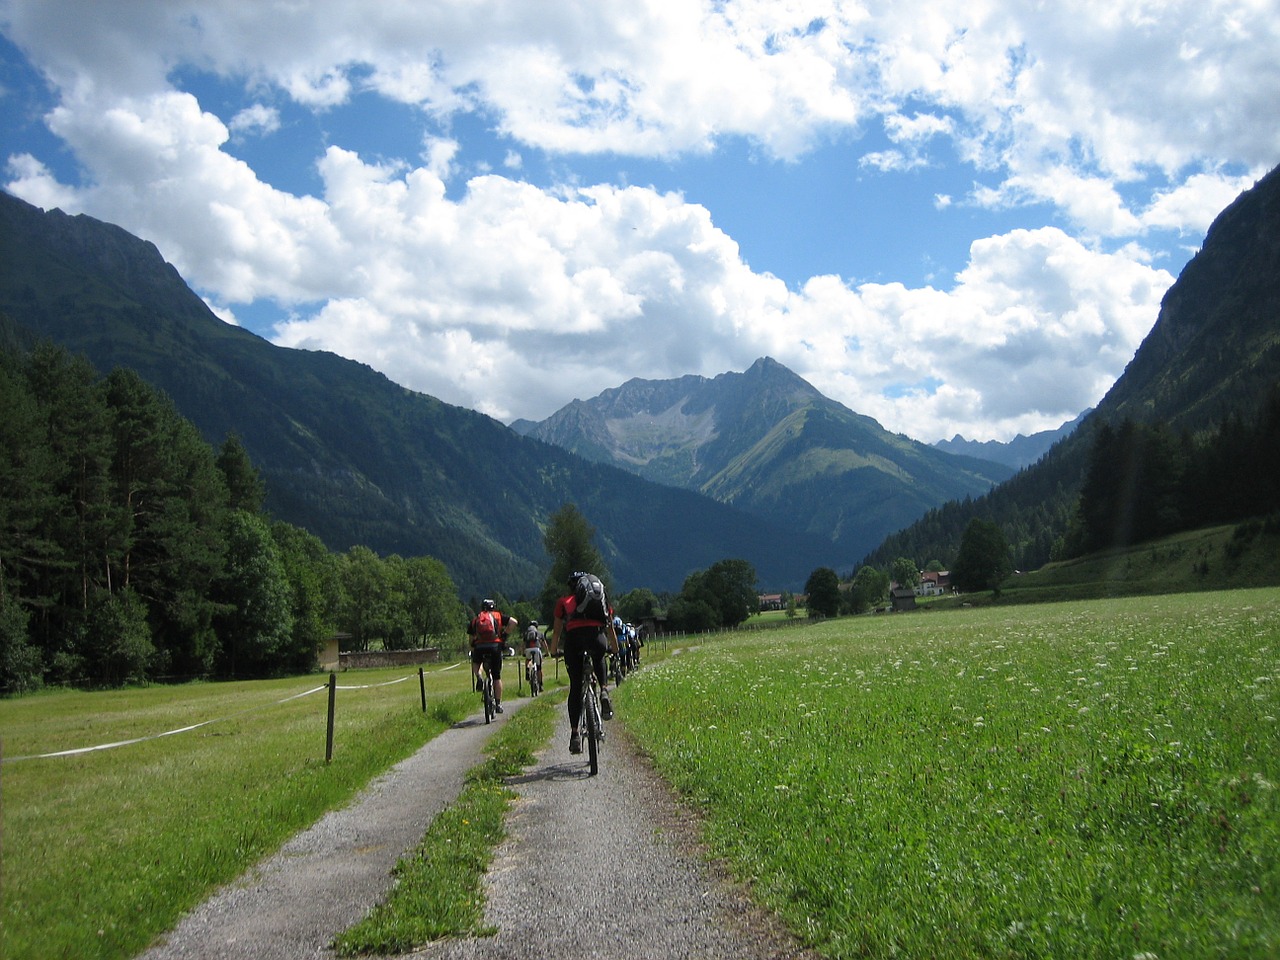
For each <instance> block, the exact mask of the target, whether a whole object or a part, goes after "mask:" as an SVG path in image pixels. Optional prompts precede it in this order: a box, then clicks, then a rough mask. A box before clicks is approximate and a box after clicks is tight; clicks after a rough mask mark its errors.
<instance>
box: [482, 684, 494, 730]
mask: <svg viewBox="0 0 1280 960" xmlns="http://www.w3.org/2000/svg"><path fill="white" fill-rule="evenodd" d="M493 717H494V709H493V681H492V680H490V679H489V678H488V677H485V679H484V722H485V723H489V722H490V721H492V720H493Z"/></svg>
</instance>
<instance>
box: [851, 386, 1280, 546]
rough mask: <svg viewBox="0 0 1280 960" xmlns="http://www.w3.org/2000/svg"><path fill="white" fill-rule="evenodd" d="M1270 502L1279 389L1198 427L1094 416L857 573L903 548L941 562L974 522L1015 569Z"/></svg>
mask: <svg viewBox="0 0 1280 960" xmlns="http://www.w3.org/2000/svg"><path fill="white" fill-rule="evenodd" d="M1078 443H1083V444H1086V448H1085V451H1084V453H1085V455H1083V456H1078V455H1075V453H1076V450H1073V449H1070V448H1069V447H1068V445H1071V446H1074V445H1075V444H1078ZM1278 503H1280V387H1277V388H1273V389H1272V390H1271V392H1270V393H1269V394H1268V395H1267V397H1266V399H1265V400H1264V401H1263V402H1262V403H1261V405H1260V406H1259V407H1258V408H1257V410H1256V411H1255V412H1254V414H1253V416H1251V417H1249V416H1240V415H1238V414H1235V413H1232V414H1230V415H1229V416H1228V417H1227V418H1226V419H1224V420H1222V421H1220V422H1218V423H1216V424H1214V425H1212V426H1210V427H1207V428H1205V429H1203V430H1200V431H1198V432H1195V433H1193V432H1191V431H1189V430H1183V431H1179V432H1174V431H1173V430H1171V429H1170V428H1169V427H1168V426H1166V425H1165V424H1163V423H1161V422H1159V421H1156V422H1151V423H1139V422H1136V421H1134V420H1132V419H1129V418H1123V419H1120V420H1118V422H1115V423H1112V422H1109V421H1106V420H1103V419H1101V418H1099V417H1096V416H1095V417H1091V418H1090V419H1089V420H1087V421H1086V422H1085V424H1084V425H1083V426H1082V427H1081V432H1080V433H1079V435H1078V436H1073V437H1070V438H1068V439H1067V440H1064V441H1061V442H1060V443H1059V444H1058V445H1057V446H1055V447H1054V449H1052V450H1050V451H1049V453H1047V454H1046V455H1045V458H1044V459H1043V460H1042V461H1041V462H1040V463H1039V464H1036V465H1035V466H1034V467H1032V468H1028V469H1025V470H1023V471H1021V472H1020V473H1018V474H1017V475H1016V476H1014V477H1012V478H1011V479H1009V480H1007V481H1005V483H1003V484H1001V485H1000V486H999V487H997V488H996V489H995V490H993V491H992V492H991V493H990V494H987V495H986V496H984V497H981V498H979V499H976V500H974V499H969V498H966V499H965V500H955V501H951V502H950V503H946V504H944V505H943V506H941V507H938V508H936V509H933V510H930V511H929V512H928V513H926V514H925V515H924V517H922V518H921V519H920V520H919V521H917V522H916V523H915V524H913V525H912V526H911V527H909V528H907V529H905V530H902V531H899V532H898V533H897V534H894V535H893V536H892V537H889V538H888V539H886V540H885V542H884V543H883V544H882V545H881V546H880V547H879V548H878V549H877V550H875V551H874V552H872V553H871V554H869V555H868V556H867V558H866V559H865V560H864V561H863V562H862V564H860V565H859V567H858V568H855V570H856V569H860V567H862V566H870V567H873V568H877V569H887V568H888V567H889V566H890V565H891V564H892V562H893V560H894V559H895V558H898V557H904V556H905V557H912V558H915V559H916V560H917V562H919V563H921V564H923V563H926V562H928V561H929V560H931V559H935V558H936V559H941V560H942V562H943V563H944V565H950V564H952V563H954V553H955V545H956V544H959V543H960V542H961V539H962V537H963V533H964V531H965V530H966V529H967V528H968V526H969V524H970V523H971V522H972V521H973V520H974V519H984V520H990V521H992V522H994V523H995V524H996V525H997V526H999V528H1000V529H1001V531H1002V532H1003V533H1004V536H1005V539H1006V540H1007V541H1008V543H1009V545H1010V550H1011V560H1012V562H1013V566H1014V567H1015V568H1017V569H1021V570H1034V569H1038V568H1039V567H1041V566H1043V565H1044V564H1046V563H1048V562H1049V561H1051V560H1066V559H1070V558H1072V557H1079V556H1083V555H1085V554H1087V553H1093V552H1095V551H1098V550H1102V549H1106V548H1109V547H1123V546H1129V545H1131V544H1135V543H1143V542H1146V541H1148V540H1152V539H1155V538H1157V537H1161V536H1166V535H1168V534H1171V533H1177V532H1179V531H1183V530H1193V529H1197V528H1200V527H1206V526H1212V525H1216V524H1224V523H1239V522H1243V521H1246V520H1250V519H1253V518H1266V517H1267V516H1268V515H1269V514H1272V513H1273V512H1274V511H1275V509H1276V504H1278ZM1028 504H1031V505H1032V506H1028Z"/></svg>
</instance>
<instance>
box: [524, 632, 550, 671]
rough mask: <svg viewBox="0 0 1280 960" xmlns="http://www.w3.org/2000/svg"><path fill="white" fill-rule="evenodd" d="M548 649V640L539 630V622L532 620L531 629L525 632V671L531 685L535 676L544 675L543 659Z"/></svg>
mask: <svg viewBox="0 0 1280 960" xmlns="http://www.w3.org/2000/svg"><path fill="white" fill-rule="evenodd" d="M546 649H547V638H546V637H544V636H543V635H542V631H541V630H539V629H538V621H537V620H530V621H529V629H527V630H525V632H524V659H525V670H526V671H527V672H528V674H529V682H530V683H532V682H533V678H534V677H535V676H541V675H542V657H543V653H544V651H545V650H546Z"/></svg>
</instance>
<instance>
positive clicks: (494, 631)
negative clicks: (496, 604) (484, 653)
mask: <svg viewBox="0 0 1280 960" xmlns="http://www.w3.org/2000/svg"><path fill="white" fill-rule="evenodd" d="M498 617H499V613H498V611H497V610H481V611H480V614H479V616H477V617H476V643H494V642H496V641H497V639H498Z"/></svg>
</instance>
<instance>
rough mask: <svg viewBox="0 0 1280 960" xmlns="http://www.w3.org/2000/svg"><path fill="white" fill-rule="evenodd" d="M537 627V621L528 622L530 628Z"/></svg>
mask: <svg viewBox="0 0 1280 960" xmlns="http://www.w3.org/2000/svg"><path fill="white" fill-rule="evenodd" d="M537 625H538V621H537V620H530V621H529V626H531V627H536V626H537Z"/></svg>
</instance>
